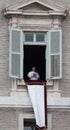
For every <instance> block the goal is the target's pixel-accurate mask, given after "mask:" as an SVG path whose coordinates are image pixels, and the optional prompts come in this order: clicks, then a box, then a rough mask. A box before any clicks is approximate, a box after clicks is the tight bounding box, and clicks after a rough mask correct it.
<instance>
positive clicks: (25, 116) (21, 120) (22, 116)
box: [18, 113, 52, 130]
mask: <svg viewBox="0 0 70 130" xmlns="http://www.w3.org/2000/svg"><path fill="white" fill-rule="evenodd" d="M25 119H31V120H32V119H33V120H34V119H35V116H34V114H32V113H31V114H29V113H28V114H23V113H22V114H19V118H18V123H19V130H24V120H25ZM47 124H48V128H47V130H52V114H50V113H48V114H47Z"/></svg>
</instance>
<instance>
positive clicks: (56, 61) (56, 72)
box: [51, 55, 60, 77]
mask: <svg viewBox="0 0 70 130" xmlns="http://www.w3.org/2000/svg"><path fill="white" fill-rule="evenodd" d="M51 76H55V77H56V76H60V56H59V55H53V56H51Z"/></svg>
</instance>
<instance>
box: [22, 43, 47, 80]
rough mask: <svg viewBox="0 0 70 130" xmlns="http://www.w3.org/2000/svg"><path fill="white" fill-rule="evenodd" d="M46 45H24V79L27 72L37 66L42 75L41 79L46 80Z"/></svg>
mask: <svg viewBox="0 0 70 130" xmlns="http://www.w3.org/2000/svg"><path fill="white" fill-rule="evenodd" d="M45 48H46V47H45V46H38V45H37V46H31V45H25V46H24V79H25V80H26V79H28V78H27V73H28V72H29V71H31V69H32V67H33V66H35V67H36V70H37V71H38V73H39V75H40V80H45Z"/></svg>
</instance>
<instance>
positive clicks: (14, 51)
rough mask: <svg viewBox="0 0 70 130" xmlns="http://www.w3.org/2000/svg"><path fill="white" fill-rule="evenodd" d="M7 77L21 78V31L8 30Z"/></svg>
mask: <svg viewBox="0 0 70 130" xmlns="http://www.w3.org/2000/svg"><path fill="white" fill-rule="evenodd" d="M9 53H10V57H9V76H10V77H12V78H18V79H22V78H23V33H22V30H21V29H10V52H9Z"/></svg>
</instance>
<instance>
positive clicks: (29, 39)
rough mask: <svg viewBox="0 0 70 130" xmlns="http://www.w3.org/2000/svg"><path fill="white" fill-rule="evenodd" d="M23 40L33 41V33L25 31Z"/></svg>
mask: <svg viewBox="0 0 70 130" xmlns="http://www.w3.org/2000/svg"><path fill="white" fill-rule="evenodd" d="M25 42H33V34H32V33H25Z"/></svg>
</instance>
